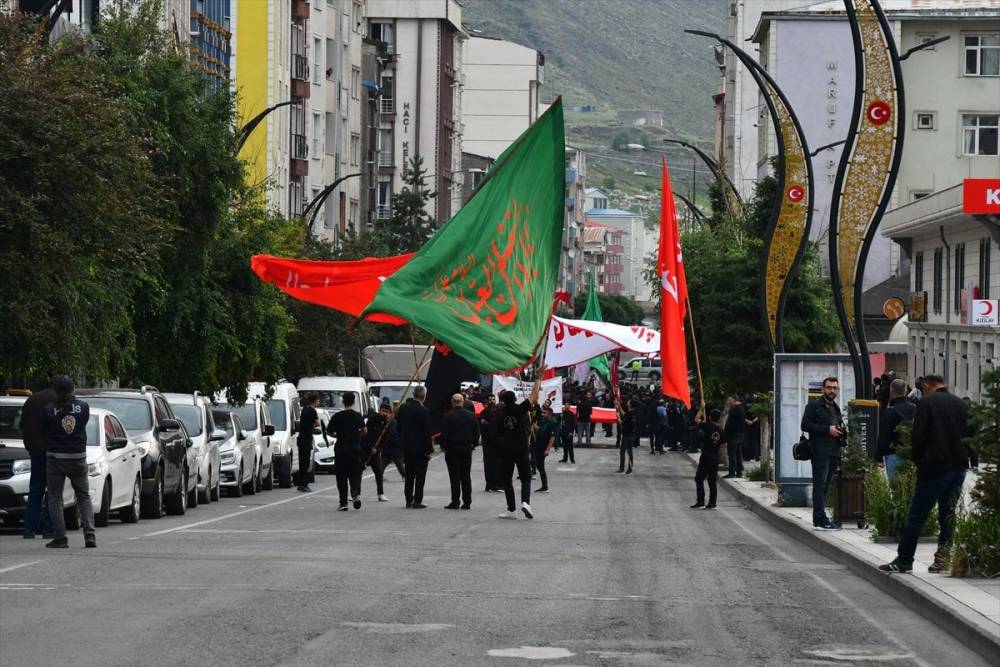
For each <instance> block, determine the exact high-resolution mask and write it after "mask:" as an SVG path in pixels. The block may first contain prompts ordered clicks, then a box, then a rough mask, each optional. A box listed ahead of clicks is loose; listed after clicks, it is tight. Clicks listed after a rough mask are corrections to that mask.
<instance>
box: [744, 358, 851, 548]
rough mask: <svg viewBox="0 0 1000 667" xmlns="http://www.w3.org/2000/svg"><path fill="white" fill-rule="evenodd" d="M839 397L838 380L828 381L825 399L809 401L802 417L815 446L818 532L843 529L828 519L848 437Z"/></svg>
mask: <svg viewBox="0 0 1000 667" xmlns="http://www.w3.org/2000/svg"><path fill="white" fill-rule="evenodd" d="M839 393H840V383H839V381H838V380H837V378H835V377H828V378H826V379H825V380H823V395H822V396H820V397H819V398H817V399H814V400H812V401H809V405H807V406H806V409H805V412H804V413H803V415H802V424H801V428H802V430H803V431H805V432H806V433H808V434H809V443H810V444H811V445H812V459H811V462H812V478H813V528H815V529H816V530H837V528H839V526H837V525H835V524H834V523H833V522H832V521H830V520H829V519H828V518H826V490H827V489H828V488H829V487H830V482H831V481H832V480H833V475H834V473H836V472H837V465H838V464H839V463H840V443H841V439H842V438H843V437H844V418H843V415H842V414H841V412H840V406H839V405H837V395H838V394H839ZM727 435H728V433H727Z"/></svg>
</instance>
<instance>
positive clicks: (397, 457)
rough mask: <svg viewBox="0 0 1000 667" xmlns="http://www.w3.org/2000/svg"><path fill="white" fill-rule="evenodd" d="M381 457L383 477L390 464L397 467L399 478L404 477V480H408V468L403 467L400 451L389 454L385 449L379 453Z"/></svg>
mask: <svg viewBox="0 0 1000 667" xmlns="http://www.w3.org/2000/svg"><path fill="white" fill-rule="evenodd" d="M379 456H381V457H382V472H383V475H384V473H385V470H386V469H387V468H388V467H389V464H390V463H392V464H393V465H395V466H396V470H397V471H398V472H399V476H400V477H402V478H403V479H406V467H405V466H403V455H402V454H400V453H399V452H398V451H393V452H389V451H386V450H384V449H383V450H382V451H380V452H379Z"/></svg>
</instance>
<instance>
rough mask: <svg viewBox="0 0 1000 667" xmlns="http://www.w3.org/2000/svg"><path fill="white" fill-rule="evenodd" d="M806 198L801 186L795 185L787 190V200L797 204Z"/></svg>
mask: <svg viewBox="0 0 1000 667" xmlns="http://www.w3.org/2000/svg"><path fill="white" fill-rule="evenodd" d="M805 196H806V191H805V188H803V187H802V186H801V185H798V184H795V185H793V186H791V187H789V188H788V200H789V201H791V202H794V203H796V204H798V203H799V202H800V201H802V198H803V197H805Z"/></svg>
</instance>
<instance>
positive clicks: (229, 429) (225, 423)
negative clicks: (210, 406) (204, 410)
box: [212, 410, 233, 438]
mask: <svg viewBox="0 0 1000 667" xmlns="http://www.w3.org/2000/svg"><path fill="white" fill-rule="evenodd" d="M212 418H213V419H215V425H216V426H218V427H219V428H221V429H222V430H224V431H225V432H226V437H228V438H231V437H233V418H232V417H231V416H230V415H229V413H228V412H224V411H222V410H212Z"/></svg>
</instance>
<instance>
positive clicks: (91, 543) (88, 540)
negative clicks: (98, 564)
mask: <svg viewBox="0 0 1000 667" xmlns="http://www.w3.org/2000/svg"><path fill="white" fill-rule="evenodd" d="M83 545H84V546H85V547H86V548H88V549H96V548H97V538H96V537H94V536H93V535H91V536H90V537H85V538H84V540H83Z"/></svg>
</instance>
